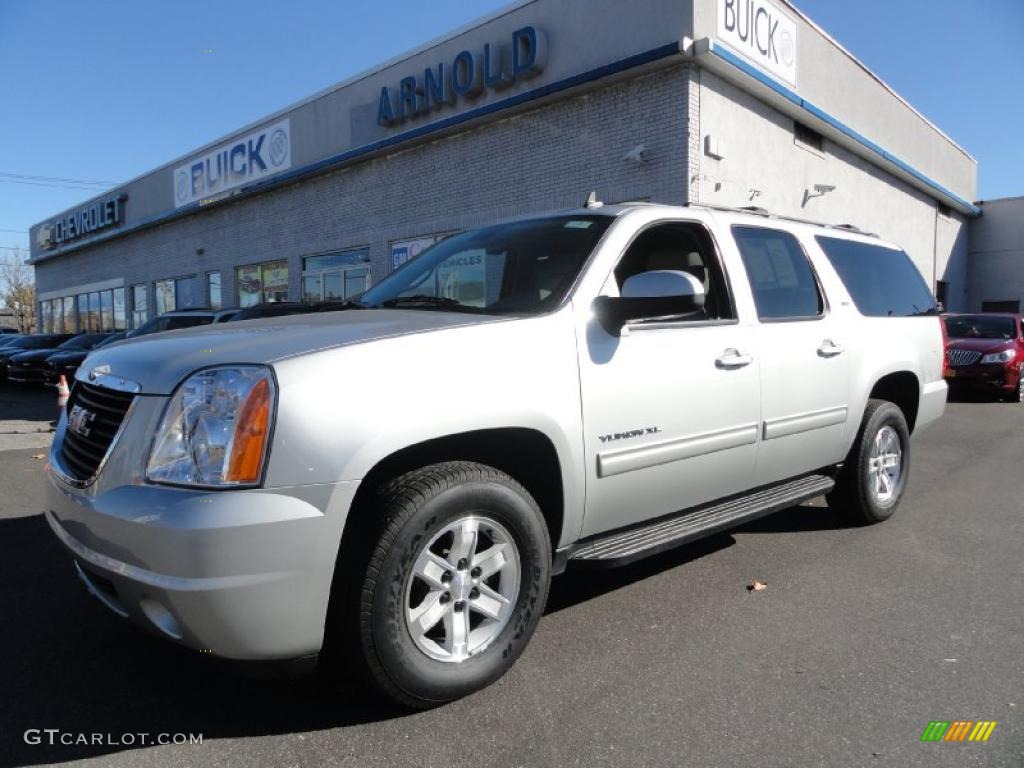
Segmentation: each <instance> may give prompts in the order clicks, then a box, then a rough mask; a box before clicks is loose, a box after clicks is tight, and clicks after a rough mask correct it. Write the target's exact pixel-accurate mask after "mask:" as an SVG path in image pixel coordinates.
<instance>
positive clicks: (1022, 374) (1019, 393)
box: [1002, 363, 1024, 403]
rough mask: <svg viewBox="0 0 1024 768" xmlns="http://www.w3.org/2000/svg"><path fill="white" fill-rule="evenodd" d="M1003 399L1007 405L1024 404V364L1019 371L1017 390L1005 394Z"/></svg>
mask: <svg viewBox="0 0 1024 768" xmlns="http://www.w3.org/2000/svg"><path fill="white" fill-rule="evenodd" d="M1002 399H1003V400H1004V401H1005V402H1007V403H1024V363H1021V365H1020V367H1019V368H1018V369H1017V388H1016V389H1015V390H1014V391H1012V392H1007V393H1005V394H1004V395H1003V397H1002Z"/></svg>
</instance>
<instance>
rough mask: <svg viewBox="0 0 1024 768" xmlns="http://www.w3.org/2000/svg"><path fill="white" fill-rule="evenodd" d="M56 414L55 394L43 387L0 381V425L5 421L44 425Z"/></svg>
mask: <svg viewBox="0 0 1024 768" xmlns="http://www.w3.org/2000/svg"><path fill="white" fill-rule="evenodd" d="M56 415H57V394H56V392H55V391H54V390H52V389H48V388H43V387H30V386H21V385H18V384H12V383H11V382H9V381H4V382H0V425H2V424H3V422H5V421H17V422H39V424H40V426H46V425H47V424H49V423H50V421H51V420H52V419H53V417H54V416H56Z"/></svg>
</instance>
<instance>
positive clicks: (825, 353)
mask: <svg viewBox="0 0 1024 768" xmlns="http://www.w3.org/2000/svg"><path fill="white" fill-rule="evenodd" d="M844 351H845V348H844V347H843V345H842V344H836V343H835V342H834V341H832V339H825V340H824V341H823V342H821V346H820V347H818V354H819V355H821V356H822V357H835V356H836V355H841V354H843V352H844Z"/></svg>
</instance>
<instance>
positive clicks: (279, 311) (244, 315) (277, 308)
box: [228, 301, 313, 323]
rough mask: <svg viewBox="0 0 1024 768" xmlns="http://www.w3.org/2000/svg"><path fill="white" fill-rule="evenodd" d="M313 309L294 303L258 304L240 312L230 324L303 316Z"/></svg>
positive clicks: (233, 317) (229, 320)
mask: <svg viewBox="0 0 1024 768" xmlns="http://www.w3.org/2000/svg"><path fill="white" fill-rule="evenodd" d="M312 311H313V307H312V306H311V305H309V304H301V303H299V302H292V301H276V302H270V303H266V304H257V305H256V306H255V307H246V308H245V309H240V310H238V311H237V312H236V313H235V314H234V315H233V316H232V317H230V318H229V319H228V322H232V323H233V322H236V321H240V320H257V319H260V318H264V317H285V316H287V315H301V314H304V313H306V312H312Z"/></svg>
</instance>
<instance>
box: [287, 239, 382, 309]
mask: <svg viewBox="0 0 1024 768" xmlns="http://www.w3.org/2000/svg"><path fill="white" fill-rule="evenodd" d="M369 287H370V249H369V248H356V249H352V250H349V251H341V252H339V253H326V254H323V255H320V256H309V257H308V258H306V259H304V260H303V264H302V300H303V301H305V302H308V303H315V302H318V301H343V300H345V299H349V298H351V297H353V296H355V295H356V294H359V293H362V292H363V291H365V290H366V289H367V288H369Z"/></svg>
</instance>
